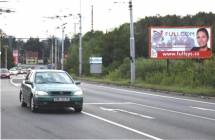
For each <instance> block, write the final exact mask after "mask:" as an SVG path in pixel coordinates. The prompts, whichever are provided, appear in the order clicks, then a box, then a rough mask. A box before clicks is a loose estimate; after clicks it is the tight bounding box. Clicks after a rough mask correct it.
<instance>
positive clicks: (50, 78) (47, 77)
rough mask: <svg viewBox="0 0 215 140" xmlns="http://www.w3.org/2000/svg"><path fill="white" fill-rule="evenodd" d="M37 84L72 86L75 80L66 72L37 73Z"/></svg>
mask: <svg viewBox="0 0 215 140" xmlns="http://www.w3.org/2000/svg"><path fill="white" fill-rule="evenodd" d="M35 83H36V84H47V83H60V84H72V83H73V80H72V79H71V78H70V77H69V76H68V75H67V74H66V73H65V72H37V73H36V75H35Z"/></svg>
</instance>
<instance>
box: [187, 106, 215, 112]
mask: <svg viewBox="0 0 215 140" xmlns="http://www.w3.org/2000/svg"><path fill="white" fill-rule="evenodd" d="M190 107H191V108H194V109H199V110H204V111H215V110H214V109H208V108H201V107H195V106H190Z"/></svg>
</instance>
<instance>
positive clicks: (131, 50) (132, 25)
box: [114, 0, 135, 84]
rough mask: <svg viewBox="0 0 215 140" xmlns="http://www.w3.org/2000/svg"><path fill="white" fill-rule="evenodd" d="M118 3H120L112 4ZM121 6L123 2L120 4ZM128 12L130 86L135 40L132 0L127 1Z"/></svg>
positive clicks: (133, 73) (132, 75)
mask: <svg viewBox="0 0 215 140" xmlns="http://www.w3.org/2000/svg"><path fill="white" fill-rule="evenodd" d="M114 3H115V4H116V3H120V2H114ZM122 3H123V4H124V3H125V2H122ZM128 3H129V6H128V7H129V11H130V72H131V73H130V76H131V79H130V82H131V84H133V83H134V81H135V39H134V23H133V9H132V8H133V5H132V0H129V2H128Z"/></svg>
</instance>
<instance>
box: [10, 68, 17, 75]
mask: <svg viewBox="0 0 215 140" xmlns="http://www.w3.org/2000/svg"><path fill="white" fill-rule="evenodd" d="M9 72H10V75H17V74H18V73H19V71H18V70H17V69H16V67H13V68H11V69H9Z"/></svg>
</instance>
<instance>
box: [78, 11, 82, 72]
mask: <svg viewBox="0 0 215 140" xmlns="http://www.w3.org/2000/svg"><path fill="white" fill-rule="evenodd" d="M78 16H79V18H80V21H79V22H80V28H79V29H80V33H79V76H81V75H82V27H81V13H80V14H78Z"/></svg>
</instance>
